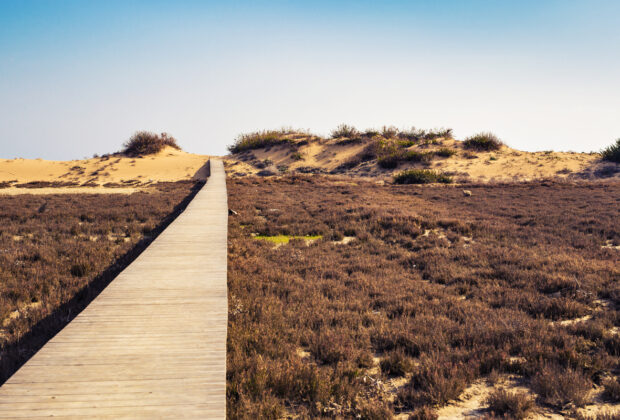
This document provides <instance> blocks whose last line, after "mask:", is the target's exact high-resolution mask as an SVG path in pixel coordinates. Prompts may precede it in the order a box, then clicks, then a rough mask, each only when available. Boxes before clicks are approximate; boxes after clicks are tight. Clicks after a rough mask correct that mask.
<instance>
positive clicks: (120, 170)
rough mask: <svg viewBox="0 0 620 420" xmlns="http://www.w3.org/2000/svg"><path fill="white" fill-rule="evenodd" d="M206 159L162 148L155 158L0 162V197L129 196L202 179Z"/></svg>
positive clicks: (122, 157) (105, 157) (95, 158)
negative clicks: (162, 184) (157, 186)
mask: <svg viewBox="0 0 620 420" xmlns="http://www.w3.org/2000/svg"><path fill="white" fill-rule="evenodd" d="M208 159H209V156H206V155H197V154H192V153H187V152H183V151H181V150H176V149H174V148H171V147H166V148H165V149H164V150H162V151H161V152H159V153H158V154H156V155H148V156H142V157H129V156H125V155H121V154H113V155H107V156H102V157H94V158H91V159H83V160H71V161H51V160H43V159H2V160H0V194H11V195H12V194H23V193H29V194H49V193H56V194H62V193H79V192H85V193H98V194H100V193H120V194H130V193H132V192H134V191H136V190H138V189H141V188H144V187H147V186H148V185H150V184H153V183H157V182H174V181H182V180H191V179H204V178H205V177H206V172H205V171H206V168H205V164H206V162H207V160H208Z"/></svg>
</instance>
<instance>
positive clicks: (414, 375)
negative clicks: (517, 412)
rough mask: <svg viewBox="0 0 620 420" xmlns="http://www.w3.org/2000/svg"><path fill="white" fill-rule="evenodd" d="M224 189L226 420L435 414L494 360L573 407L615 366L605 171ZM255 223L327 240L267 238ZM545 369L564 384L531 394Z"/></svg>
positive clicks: (610, 208) (618, 319)
mask: <svg viewBox="0 0 620 420" xmlns="http://www.w3.org/2000/svg"><path fill="white" fill-rule="evenodd" d="M462 188H466V189H468V190H470V191H471V192H472V196H471V197H464V196H463V192H462ZM229 194H230V198H229V202H230V206H231V208H233V209H234V210H236V211H237V212H238V215H237V216H231V218H230V224H229V226H230V242H229V244H230V245H229V291H230V293H229V307H230V313H229V332H228V355H227V358H228V365H227V380H228V390H227V398H228V417H229V418H231V419H232V418H235V419H236V418H278V417H280V416H284V415H287V414H291V415H293V414H295V415H299V416H301V417H302V418H303V417H306V416H308V417H317V416H325V417H345V418H355V417H356V416H361V417H363V418H384V417H386V414H385V413H396V412H401V411H407V412H410V413H414V418H433V416H434V414H433V411H432V407H433V406H434V405H441V404H444V403H445V402H446V401H447V400H449V399H451V398H454V397H456V396H458V395H459V394H460V393H461V392H462V391H463V390H464V389H465V388H466V387H467V386H468V385H469V384H471V383H472V382H473V381H475V380H477V379H478V378H481V377H485V376H487V375H489V373H490V372H499V373H512V374H518V375H521V376H522V377H523V380H524V383H525V384H526V385H528V386H530V388H531V389H534V390H538V391H539V392H540V394H539V395H538V396H537V397H538V401H539V403H541V404H544V403H549V404H558V405H559V404H564V403H569V404H576V405H580V404H582V403H583V402H584V401H585V400H584V398H585V399H586V400H587V397H585V394H584V393H583V392H582V390H583V389H585V388H586V387H587V386H589V385H590V384H599V385H600V384H602V381H604V380H605V378H607V377H608V376H610V375H611V376H612V377H614V376H617V374H618V366H619V356H620V354H619V353H620V351H619V350H618V349H619V348H620V346H618V338H617V335H613V333H612V332H611V329H612V327H614V326H616V327H617V326H618V325H620V313H619V312H618V305H620V284H619V283H618V279H619V278H620V267H619V266H618V264H617V263H618V258H619V256H618V250H617V249H613V248H604V247H602V245H604V244H606V243H607V241H611V242H612V243H613V244H618V243H620V231H618V224H617V216H618V204H619V203H618V197H619V196H620V184H618V183H615V184H612V183H610V184H601V183H583V184H573V185H571V184H562V183H550V182H542V183H526V184H505V185H479V184H477V185H466V186H464V187H454V186H436V187H429V186H396V185H386V186H380V185H376V184H374V183H370V182H364V181H360V180H356V181H355V184H352V183H351V182H350V180H347V179H344V178H343V179H338V178H337V177H318V176H315V177H309V176H291V177H283V178H279V179H278V178H276V179H259V178H254V177H251V178H244V179H231V180H229ZM253 233H256V234H261V235H277V234H285V235H298V236H303V235H323V238H322V239H320V240H317V241H315V242H313V243H311V244H310V245H306V243H305V242H304V241H301V240H299V241H297V240H292V241H291V242H289V243H288V244H286V245H282V246H279V247H277V248H275V247H274V245H273V244H270V243H268V242H266V241H257V240H254V239H253V237H252V234H253ZM343 236H354V237H355V239H354V240H353V241H351V242H349V243H347V244H336V243H333V242H332V241H336V240H338V238H342V237H343ZM601 302H603V303H604V304H602V303H601ZM585 315H591V318H587V319H584V320H583V321H581V322H576V323H572V324H571V323H561V321H565V320H572V319H575V318H579V317H583V316H585ZM558 321H560V322H558ZM300 354H302V355H306V354H307V355H308V356H300ZM373 356H374V357H379V359H380V360H381V363H380V369H378V368H377V367H376V366H375V367H371V365H372V363H369V361H371V360H372V358H373ZM381 369H383V372H381ZM553 372H555V373H553ZM548 373H550V374H552V375H556V378H558V379H561V378H565V379H566V378H568V379H570V378H573V379H575V377H578V379H580V381H579V382H578V384H577V385H578V386H577V388H578V389H575V390H574V391H575V392H567V393H564V394H563V395H560V396H559V398H555V396H554V395H553V393H549V394H545V395H543V394H544V393H545V392H546V391H544V386H543V385H544V383H545V382H544V380H545V378H547V377H548V375H547V374H548ZM400 374H404V375H406V376H405V377H406V378H407V379H406V384H405V385H404V386H402V387H400V388H398V389H395V388H390V387H387V386H385V384H386V383H388V381H390V380H391V379H390V377H389V376H390V375H400ZM539 376H540V377H539ZM568 379H567V380H568ZM378 381H379V382H378ZM535 384H536V386H535ZM538 385H540V387H539V386H538ZM369 407H372V410H370V408H369ZM549 409H552V410H559V409H560V408H558V407H557V405H556V406H554V407H550V408H549ZM382 416H383V417H382Z"/></svg>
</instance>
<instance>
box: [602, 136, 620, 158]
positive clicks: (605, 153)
mask: <svg viewBox="0 0 620 420" xmlns="http://www.w3.org/2000/svg"><path fill="white" fill-rule="evenodd" d="M601 157H602V158H603V160H608V161H610V162H616V163H620V139H618V140H616V142H615V143H613V144H612V145H610V146H608V147H606V148H605V149H603V150H602V151H601Z"/></svg>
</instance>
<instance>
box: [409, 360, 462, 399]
mask: <svg viewBox="0 0 620 420" xmlns="http://www.w3.org/2000/svg"><path fill="white" fill-rule="evenodd" d="M460 368H461V369H459V366H457V365H455V364H453V363H450V362H439V363H437V364H434V363H429V364H428V365H422V366H420V367H419V368H418V371H417V372H414V374H413V376H412V377H411V380H410V381H409V383H408V384H407V385H405V386H404V387H403V388H402V389H401V390H400V391H399V392H398V395H397V401H398V403H400V404H402V405H403V406H405V407H415V406H416V405H430V404H445V403H446V402H448V401H449V400H453V399H455V398H457V397H458V396H459V395H460V394H461V392H462V391H463V390H464V389H465V387H466V385H467V375H468V372H467V368H465V367H464V366H461V367H460Z"/></svg>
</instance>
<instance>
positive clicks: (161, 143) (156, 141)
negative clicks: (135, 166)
mask: <svg viewBox="0 0 620 420" xmlns="http://www.w3.org/2000/svg"><path fill="white" fill-rule="evenodd" d="M166 146H170V147H174V148H175V149H177V150H181V148H180V147H179V145H178V144H177V141H176V139H175V138H174V137H172V136H171V135H169V134H168V133H161V134H155V133H151V132H150V131H138V132H137V133H135V134H134V135H133V136H131V138H130V139H129V140H128V141H127V142H126V143H125V144H124V148H123V151H122V153H124V154H126V155H128V156H141V155H152V154H155V153H159V152H160V151H161V150H163V149H164V147H166Z"/></svg>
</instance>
